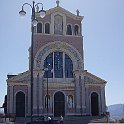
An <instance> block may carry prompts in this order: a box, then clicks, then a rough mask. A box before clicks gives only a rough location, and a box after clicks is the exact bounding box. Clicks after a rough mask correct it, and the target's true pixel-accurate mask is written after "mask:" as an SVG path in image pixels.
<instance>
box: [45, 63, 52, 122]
mask: <svg viewBox="0 0 124 124" xmlns="http://www.w3.org/2000/svg"><path fill="white" fill-rule="evenodd" d="M49 66H50V64H47V68H44V69H43V70H44V71H45V72H46V83H47V84H46V90H47V91H46V109H47V120H48V112H49V107H48V96H49V89H48V78H49V77H48V71H50V72H52V71H53V70H52V69H49Z"/></svg>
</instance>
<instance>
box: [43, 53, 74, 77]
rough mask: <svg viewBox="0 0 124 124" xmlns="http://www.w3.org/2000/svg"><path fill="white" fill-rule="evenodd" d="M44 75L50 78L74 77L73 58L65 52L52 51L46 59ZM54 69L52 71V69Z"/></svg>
mask: <svg viewBox="0 0 124 124" xmlns="http://www.w3.org/2000/svg"><path fill="white" fill-rule="evenodd" d="M44 68H48V70H46V71H45V73H44V77H45V78H46V77H48V78H53V76H54V78H63V77H65V78H73V63H72V60H71V58H70V57H69V56H68V55H67V54H65V53H63V52H59V51H56V52H53V53H50V54H49V55H48V56H47V57H46V59H45V60H44ZM51 70H52V71H51Z"/></svg>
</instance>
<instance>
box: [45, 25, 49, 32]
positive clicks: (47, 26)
mask: <svg viewBox="0 0 124 124" xmlns="http://www.w3.org/2000/svg"><path fill="white" fill-rule="evenodd" d="M45 34H50V24H49V23H46V24H45Z"/></svg>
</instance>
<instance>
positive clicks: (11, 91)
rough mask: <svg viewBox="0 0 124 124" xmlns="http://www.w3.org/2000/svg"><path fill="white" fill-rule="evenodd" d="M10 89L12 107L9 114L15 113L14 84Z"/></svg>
mask: <svg viewBox="0 0 124 124" xmlns="http://www.w3.org/2000/svg"><path fill="white" fill-rule="evenodd" d="M9 88H10V106H9V108H10V111H9V113H12V114H13V113H14V101H13V100H14V98H13V97H14V94H13V85H12V84H10V85H9Z"/></svg>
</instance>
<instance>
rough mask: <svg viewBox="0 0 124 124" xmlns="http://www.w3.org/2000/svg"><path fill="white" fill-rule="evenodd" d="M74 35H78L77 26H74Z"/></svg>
mask: <svg viewBox="0 0 124 124" xmlns="http://www.w3.org/2000/svg"><path fill="white" fill-rule="evenodd" d="M74 34H75V35H79V26H78V25H75V26H74Z"/></svg>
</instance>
